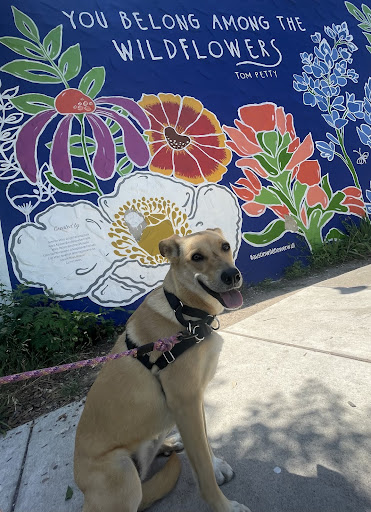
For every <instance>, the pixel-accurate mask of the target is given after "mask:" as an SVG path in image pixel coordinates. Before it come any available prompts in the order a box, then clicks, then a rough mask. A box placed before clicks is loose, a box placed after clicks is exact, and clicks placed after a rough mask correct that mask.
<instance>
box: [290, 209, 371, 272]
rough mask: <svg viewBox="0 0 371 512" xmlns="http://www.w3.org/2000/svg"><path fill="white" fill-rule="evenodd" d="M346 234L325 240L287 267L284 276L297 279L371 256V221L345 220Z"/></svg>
mask: <svg viewBox="0 0 371 512" xmlns="http://www.w3.org/2000/svg"><path fill="white" fill-rule="evenodd" d="M343 226H344V236H343V237H342V238H339V239H337V240H331V241H329V242H325V243H324V244H323V245H322V246H320V247H316V248H314V249H313V251H312V253H311V254H309V255H308V256H304V257H303V259H302V260H296V261H295V262H294V263H293V264H292V265H290V266H289V267H286V269H285V271H284V277H285V278H286V279H296V278H298V277H303V276H307V275H309V274H310V273H312V272H313V271H318V270H322V269H324V268H328V267H332V266H335V265H340V264H341V263H345V262H347V261H352V260H363V259H366V258H369V257H370V256H371V223H370V221H369V220H368V219H362V220H361V221H360V223H359V224H356V223H355V222H353V221H345V222H344V223H343Z"/></svg>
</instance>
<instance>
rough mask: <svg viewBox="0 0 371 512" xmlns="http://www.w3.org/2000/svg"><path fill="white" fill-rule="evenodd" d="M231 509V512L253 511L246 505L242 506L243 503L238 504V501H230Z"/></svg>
mask: <svg viewBox="0 0 371 512" xmlns="http://www.w3.org/2000/svg"><path fill="white" fill-rule="evenodd" d="M229 503H230V505H231V508H230V509H229V510H230V512H251V510H250V509H249V508H248V507H246V505H241V503H237V501H230V502H229Z"/></svg>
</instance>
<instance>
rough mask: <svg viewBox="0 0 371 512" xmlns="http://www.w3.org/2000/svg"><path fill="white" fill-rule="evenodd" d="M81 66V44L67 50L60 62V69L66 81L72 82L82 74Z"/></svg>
mask: <svg viewBox="0 0 371 512" xmlns="http://www.w3.org/2000/svg"><path fill="white" fill-rule="evenodd" d="M81 64H82V58H81V51H80V44H79V43H77V44H75V45H74V46H70V47H69V48H67V50H66V51H65V52H64V53H62V55H61V57H60V59H59V61H58V67H59V69H60V71H61V73H62V75H63V76H64V78H65V79H66V80H71V79H72V78H75V76H77V75H78V74H79V73H80V70H81Z"/></svg>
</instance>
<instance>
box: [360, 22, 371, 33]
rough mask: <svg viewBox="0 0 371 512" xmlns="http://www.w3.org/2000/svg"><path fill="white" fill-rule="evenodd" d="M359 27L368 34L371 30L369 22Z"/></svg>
mask: <svg viewBox="0 0 371 512" xmlns="http://www.w3.org/2000/svg"><path fill="white" fill-rule="evenodd" d="M358 26H359V28H361V29H362V30H366V31H367V32H369V31H370V30H371V26H370V24H369V22H368V21H366V22H365V23H359V24H358Z"/></svg>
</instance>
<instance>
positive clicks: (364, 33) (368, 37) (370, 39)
mask: <svg viewBox="0 0 371 512" xmlns="http://www.w3.org/2000/svg"><path fill="white" fill-rule="evenodd" d="M370 30H371V27H370ZM362 34H363V35H364V36H365V37H367V41H368V42H369V43H371V34H367V32H362Z"/></svg>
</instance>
